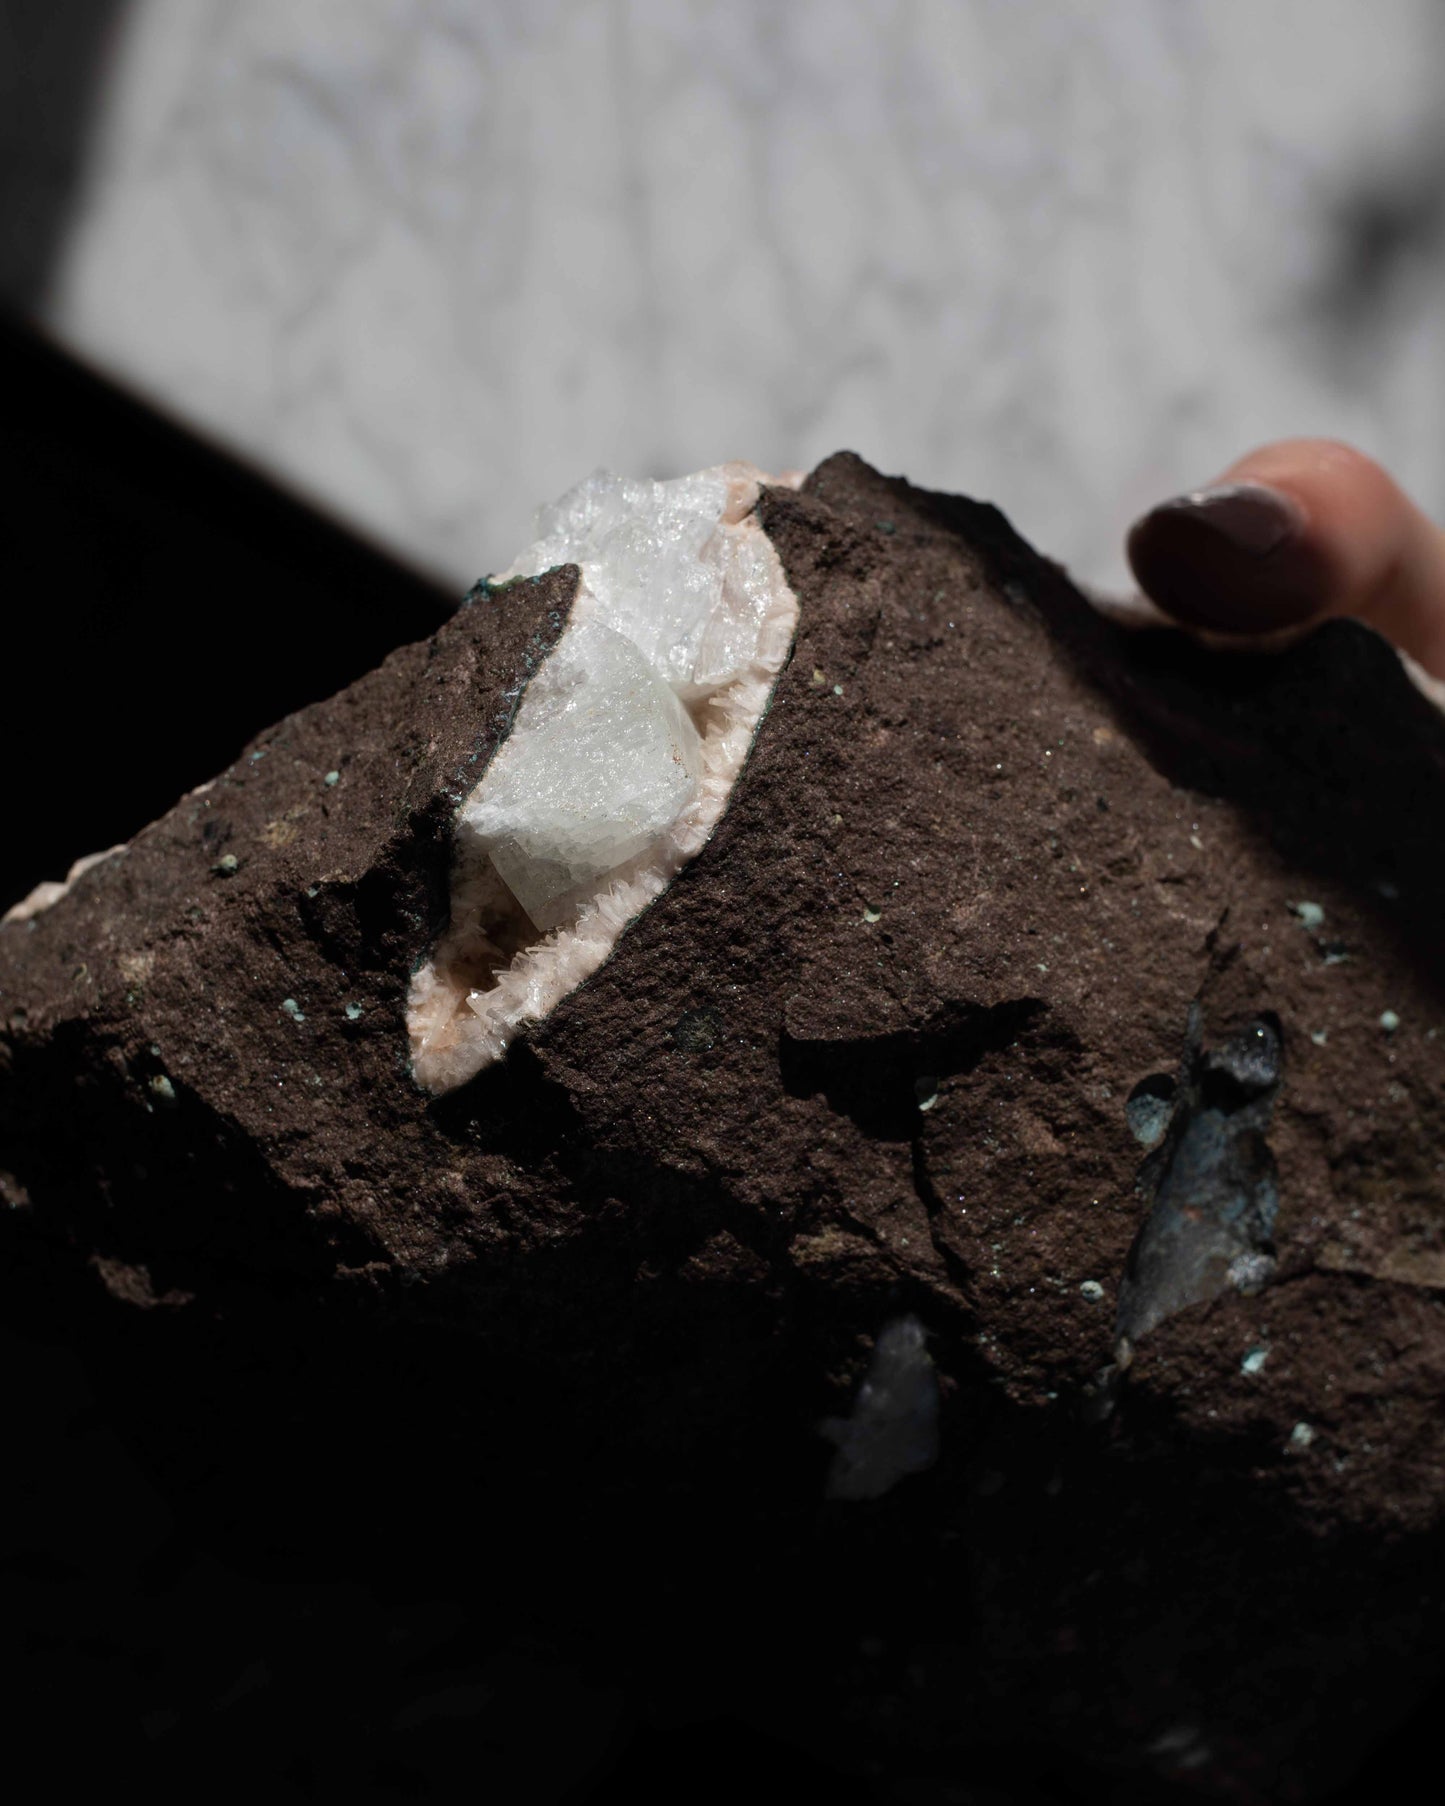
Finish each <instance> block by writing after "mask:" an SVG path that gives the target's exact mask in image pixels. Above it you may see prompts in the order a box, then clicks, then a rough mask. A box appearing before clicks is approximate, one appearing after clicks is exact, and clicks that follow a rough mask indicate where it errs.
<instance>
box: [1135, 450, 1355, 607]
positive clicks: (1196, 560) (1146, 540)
mask: <svg viewBox="0 0 1445 1806" xmlns="http://www.w3.org/2000/svg"><path fill="white" fill-rule="evenodd" d="M1127 551H1128V557H1129V563H1130V566H1131V567H1132V569H1133V572H1134V575H1135V577H1136V579H1137V580H1138V583H1139V586H1140V588H1141V589H1142V590H1143V591H1144V593H1145V594H1146V595H1147V596H1148V597H1149V598H1150V600H1151V601H1153V602H1155V603H1156V604H1157V605H1158V606H1159V607H1160V608H1161V609H1163V610H1164V612H1165V613H1166V614H1168V615H1170V616H1171V617H1172V618H1173V619H1175V620H1177V621H1179V622H1180V623H1181V624H1183V625H1185V626H1188V627H1195V628H1200V629H1205V630H1207V631H1210V632H1214V633H1226V634H1249V633H1260V634H1272V633H1278V632H1280V631H1281V630H1282V629H1286V628H1294V627H1302V626H1307V625H1309V624H1310V623H1311V622H1313V621H1315V620H1317V619H1319V618H1320V617H1321V616H1322V615H1323V614H1324V613H1325V612H1326V609H1327V606H1328V571H1327V567H1326V564H1325V562H1324V561H1323V560H1321V558H1320V557H1319V556H1318V551H1317V547H1316V545H1315V543H1314V538H1313V536H1312V534H1311V531H1310V519H1309V514H1308V511H1307V510H1306V508H1305V506H1304V505H1303V504H1302V503H1301V502H1300V500H1299V499H1298V498H1297V497H1296V496H1294V495H1292V494H1291V493H1290V492H1289V491H1288V490H1285V489H1281V488H1278V487H1276V486H1274V485H1272V484H1266V483H1263V482H1259V481H1256V480H1253V479H1250V478H1242V479H1236V480H1233V481H1227V482H1221V483H1216V484H1213V485H1211V486H1210V487H1208V488H1206V489H1197V490H1192V491H1190V492H1189V493H1187V494H1185V495H1178V496H1172V497H1171V498H1170V499H1169V500H1168V501H1165V502H1161V503H1160V504H1159V505H1158V506H1157V507H1155V508H1151V509H1150V510H1149V512H1148V513H1147V514H1145V515H1143V516H1141V518H1140V519H1139V520H1137V521H1135V523H1134V525H1133V526H1132V527H1131V528H1130V530H1129V535H1128V540H1127Z"/></svg>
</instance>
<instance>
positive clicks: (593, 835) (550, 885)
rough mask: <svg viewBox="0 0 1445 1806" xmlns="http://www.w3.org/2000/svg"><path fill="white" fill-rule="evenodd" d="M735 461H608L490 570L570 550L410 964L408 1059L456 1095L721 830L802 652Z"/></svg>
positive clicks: (506, 576)
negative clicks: (668, 474)
mask: <svg viewBox="0 0 1445 1806" xmlns="http://www.w3.org/2000/svg"><path fill="white" fill-rule="evenodd" d="M768 480H769V479H767V478H766V477H764V476H763V474H762V473H761V472H760V471H758V470H756V469H754V468H753V466H751V465H748V464H727V465H723V466H720V467H719V468H717V469H714V470H705V471H699V472H697V473H696V474H695V475H693V476H688V477H680V478H678V479H676V480H675V481H672V482H654V481H647V480H643V481H630V480H628V479H625V478H620V477H613V476H610V475H608V474H607V473H606V472H603V471H599V472H597V473H596V474H595V475H594V476H591V477H589V478H588V479H587V480H586V481H585V482H583V483H580V484H579V485H578V486H577V487H576V488H575V489H573V490H571V491H570V492H569V493H568V494H567V495H565V496H564V497H563V498H562V499H561V501H559V502H557V503H556V504H554V505H553V506H552V507H550V508H547V509H544V510H543V511H542V513H541V515H540V516H539V519H538V538H537V540H536V542H535V544H533V545H532V546H530V547H529V548H528V549H527V551H525V552H524V553H523V554H522V556H521V557H520V558H519V559H518V560H517V561H516V563H515V564H513V565H512V567H511V568H510V569H509V570H508V571H505V572H503V573H502V574H501V575H500V576H499V577H497V578H495V579H493V583H494V585H500V584H505V583H506V582H508V581H510V580H512V579H514V578H520V577H530V576H537V575H540V574H541V573H542V572H543V571H547V570H551V569H554V568H555V567H556V566H558V565H562V564H575V565H577V566H578V567H579V568H580V571H581V581H580V583H579V585H578V590H577V596H576V600H575V602H574V604H573V608H572V613H571V618H570V620H569V621H568V624H567V627H566V630H565V632H564V633H563V636H562V639H561V641H560V642H559V643H558V645H557V647H556V649H555V650H554V651H553V653H552V655H551V656H550V658H548V660H547V661H546V663H545V664H544V665H543V666H542V668H541V670H540V671H539V672H538V674H537V675H536V677H535V678H534V679H533V680H532V682H531V684H530V685H529V687H528V689H527V692H526V694H525V696H524V697H523V700H522V703H521V706H520V708H519V710H518V713H517V720H516V723H515V725H514V727H513V729H512V732H511V734H510V735H509V737H508V738H507V739H506V740H505V741H504V742H503V743H502V745H501V747H500V748H499V749H498V751H497V753H496V754H495V755H494V757H493V758H492V760H491V761H490V763H489V764H488V766H487V769H486V770H485V771H484V772H483V774H482V777H481V779H480V781H479V782H478V783H477V785H476V787H475V788H474V789H473V790H472V792H471V794H470V795H469V796H467V797H466V798H465V800H464V801H463V803H462V805H461V808H460V810H459V811H458V814H457V822H456V863H455V867H454V871H453V880H452V912H451V922H450V925H449V927H448V929H447V931H446V933H445V934H444V935H443V936H442V938H441V941H440V942H439V943H438V945H437V947H436V948H435V949H434V951H433V954H432V957H431V958H430V959H429V960H428V961H426V963H425V964H424V965H423V966H422V967H421V968H420V969H419V970H418V972H417V973H416V974H415V976H414V978H413V979H412V984H411V992H410V996H409V998H408V1006H407V1026H408V1031H409V1034H410V1038H411V1052H412V1069H413V1072H414V1073H415V1076H416V1079H417V1082H418V1083H419V1084H421V1085H422V1086H424V1087H425V1088H426V1089H427V1090H429V1091H437V1092H440V1091H448V1090H451V1089H452V1088H453V1087H454V1086H456V1085H459V1084H462V1083H464V1082H465V1081H466V1080H467V1079H469V1078H471V1077H472V1076H473V1075H474V1074H475V1073H477V1072H479V1071H480V1070H481V1069H482V1067H484V1066H486V1065H488V1064H489V1063H490V1062H491V1061H493V1060H495V1059H497V1058H499V1057H500V1056H501V1054H502V1053H504V1052H505V1050H506V1048H507V1045H508V1042H509V1041H510V1039H511V1037H512V1035H513V1034H514V1033H515V1032H516V1030H517V1029H518V1028H519V1027H520V1026H521V1025H522V1024H524V1023H526V1022H529V1021H535V1020H537V1019H539V1018H540V1017H542V1016H545V1015H546V1014H547V1012H548V1011H549V1010H550V1009H552V1008H553V1006H554V1005H555V1004H557V1003H558V1002H560V1000H561V999H562V998H563V997H564V996H566V994H567V993H568V992H569V991H571V990H573V989H574V988H575V987H576V986H577V985H579V984H580V983H581V982H582V981H583V979H585V978H587V977H588V976H590V974H591V973H593V972H594V971H596V969H597V968H598V966H600V965H601V963H602V962H603V960H604V959H606V957H607V955H608V953H609V952H610V951H611V949H612V947H613V945H614V944H615V942H616V940H617V938H618V936H619V935H620V934H621V932H622V930H623V929H624V928H625V927H626V925H627V923H628V922H629V921H631V919H632V918H633V917H634V916H635V915H637V914H638V913H639V912H640V911H641V910H642V909H644V908H645V907H646V906H647V904H648V903H650V902H651V901H652V900H653V899H654V898H655V897H657V896H658V895H660V894H661V892H662V891H663V890H664V889H665V888H666V886H667V885H668V884H669V883H670V881H671V880H672V878H674V877H675V876H676V874H677V873H678V872H679V871H680V870H681V869H682V867H683V866H684V865H685V864H686V863H687V862H688V860H689V859H691V858H693V857H694V855H695V854H696V853H698V852H699V851H700V850H701V848H702V847H703V845H704V844H705V843H706V841H707V838H708V836H709V835H710V834H711V833H712V830H713V828H714V827H715V826H716V825H717V823H718V821H719V819H720V818H721V816H722V812H723V809H724V807H725V805H726V802H727V797H728V792H729V791H730V790H731V788H732V785H733V783H734V781H735V779H736V778H737V776H738V773H739V772H740V771H741V770H742V766H743V762H744V760H745V759H746V758H747V755H748V749H749V748H750V746H751V745H752V741H753V735H754V734H755V733H756V731H757V727H758V723H759V722H760V721H761V719H762V715H763V711H764V709H765V707H766V706H767V701H768V697H769V695H770V694H771V691H772V687H773V684H774V682H775V681H776V679H777V676H778V673H779V672H780V671H781V669H782V667H783V664H784V662H785V660H786V658H787V655H788V649H789V647H790V645H791V644H792V638H793V630H794V627H795V625H796V622H797V601H796V598H795V597H794V596H793V593H792V591H791V590H790V589H789V588H788V585H787V582H786V580H785V578H784V576H783V571H782V566H781V565H780V563H779V562H778V557H777V554H776V553H775V552H774V550H773V548H772V545H771V544H770V542H769V541H768V539H767V537H766V535H765V534H764V533H763V531H762V528H761V527H760V526H759V525H758V523H757V521H756V519H755V518H754V515H753V509H754V506H755V504H756V502H757V498H758V494H759V490H760V488H761V486H762V484H763V483H764V482H766V481H768Z"/></svg>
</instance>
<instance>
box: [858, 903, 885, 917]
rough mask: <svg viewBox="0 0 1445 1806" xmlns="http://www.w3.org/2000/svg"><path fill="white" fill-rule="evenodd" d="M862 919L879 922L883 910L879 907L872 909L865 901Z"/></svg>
mask: <svg viewBox="0 0 1445 1806" xmlns="http://www.w3.org/2000/svg"><path fill="white" fill-rule="evenodd" d="M863 920H864V921H865V922H881V921H882V920H883V911H882V910H881V909H874V908H873V906H872V904H871V903H865V904H864V905H863Z"/></svg>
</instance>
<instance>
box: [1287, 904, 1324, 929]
mask: <svg viewBox="0 0 1445 1806" xmlns="http://www.w3.org/2000/svg"><path fill="white" fill-rule="evenodd" d="M1290 908H1291V909H1292V910H1293V911H1294V913H1295V914H1296V915H1297V916H1298V917H1299V922H1300V927H1301V928H1319V927H1321V926H1322V925H1323V923H1324V919H1325V912H1324V910H1323V909H1321V907H1320V905H1319V904H1318V903H1291V904H1290Z"/></svg>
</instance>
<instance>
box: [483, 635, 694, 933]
mask: <svg viewBox="0 0 1445 1806" xmlns="http://www.w3.org/2000/svg"><path fill="white" fill-rule="evenodd" d="M525 711H526V712H525V716H524V719H523V720H522V721H521V722H520V723H519V724H518V725H519V728H520V729H521V731H520V732H517V733H514V734H512V736H511V737H510V738H509V739H508V740H507V741H505V742H504V744H503V745H502V746H501V748H500V749H499V751H498V752H497V755H496V757H495V758H494V759H493V760H492V762H491V765H490V766H489V767H488V770H487V774H486V776H485V777H484V778H483V779H482V782H481V783H480V784H478V786H477V788H476V789H475V790H474V791H473V792H472V794H471V796H470V797H468V798H467V801H466V802H465V803H464V804H463V806H462V811H461V815H460V816H459V817H458V822H457V832H458V835H459V836H464V837H466V838H467V839H469V840H470V841H471V842H472V843H473V845H474V847H475V849H476V851H477V852H479V853H481V854H485V855H487V856H489V857H490V859H491V861H492V864H493V865H494V866H495V867H496V869H497V872H498V874H499V875H500V877H501V878H502V880H503V882H504V883H505V884H506V886H507V888H508V889H509V890H510V891H511V893H512V895H513V896H514V897H515V898H516V899H517V901H518V902H519V903H520V904H521V905H522V907H523V909H525V910H526V912H527V914H528V915H529V916H530V917H531V918H532V921H533V922H534V923H535V924H536V925H537V927H539V928H551V927H555V926H556V924H557V922H558V921H559V920H561V919H563V918H564V917H565V915H566V912H567V903H568V900H569V899H570V898H571V897H572V896H573V894H574V893H575V892H576V891H577V889H578V888H579V886H584V885H592V886H595V885H596V883H597V880H598V879H599V878H601V877H603V876H605V874H606V873H608V872H610V871H613V870H615V869H616V868H617V867H618V866H620V865H624V864H625V863H626V862H627V861H628V860H629V859H635V858H636V857H637V855H638V854H639V853H645V852H646V851H647V849H648V848H649V847H650V846H651V845H652V844H653V843H654V842H655V841H657V840H659V839H661V837H662V836H663V835H664V834H665V833H666V832H667V830H668V829H669V828H670V827H671V826H672V824H673V823H674V822H675V821H676V820H677V818H678V816H679V815H681V813H682V811H683V810H684V809H685V808H686V807H687V805H688V803H690V802H691V801H692V799H693V797H694V796H695V795H696V794H697V785H698V779H699V778H700V777H701V775H702V743H701V741H700V739H699V738H698V732H697V729H696V728H695V727H694V726H693V724H692V720H691V718H690V717H689V715H688V713H687V710H686V709H685V708H684V707H683V705H682V703H681V702H679V701H678V699H677V697H676V696H675V695H674V694H673V692H672V690H671V689H670V688H669V687H668V685H667V684H666V683H664V682H663V680H662V679H661V678H660V677H659V676H658V675H657V673H656V672H655V671H654V670H653V668H652V666H651V665H649V664H648V662H647V660H646V659H645V658H644V657H643V656H642V654H641V653H640V652H639V651H638V649H637V648H636V646H634V645H633V643H632V642H631V641H630V640H626V639H624V638H623V637H622V635H621V634H620V633H614V632H613V630H612V629H611V628H610V627H604V626H602V625H601V624H600V622H597V621H584V622H580V623H578V624H577V625H576V626H574V627H573V628H572V630H571V632H570V633H568V634H567V635H566V636H565V637H564V639H563V641H562V644H561V645H560V646H559V647H558V648H557V650H556V651H555V652H554V653H553V655H552V657H551V658H549V659H548V660H547V662H546V664H545V665H544V666H543V667H542V670H541V671H540V672H539V673H538V675H537V677H536V678H535V679H534V680H533V683H532V687H531V689H530V690H529V691H528V694H527V702H526V705H525Z"/></svg>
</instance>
